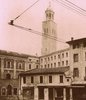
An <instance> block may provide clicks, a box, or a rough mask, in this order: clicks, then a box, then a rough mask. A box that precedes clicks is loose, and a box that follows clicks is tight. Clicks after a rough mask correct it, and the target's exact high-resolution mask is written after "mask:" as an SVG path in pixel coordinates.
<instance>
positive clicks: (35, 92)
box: [34, 86, 39, 100]
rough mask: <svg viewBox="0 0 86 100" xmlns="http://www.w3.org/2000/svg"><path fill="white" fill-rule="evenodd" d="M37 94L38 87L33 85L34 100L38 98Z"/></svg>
mask: <svg viewBox="0 0 86 100" xmlns="http://www.w3.org/2000/svg"><path fill="white" fill-rule="evenodd" d="M38 94H39V93H38V87H37V86H35V87H34V100H38V98H39V97H38Z"/></svg>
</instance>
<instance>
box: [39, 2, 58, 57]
mask: <svg viewBox="0 0 86 100" xmlns="http://www.w3.org/2000/svg"><path fill="white" fill-rule="evenodd" d="M54 14H55V13H54V11H53V10H52V8H51V3H49V7H48V8H47V9H46V11H45V16H46V20H45V21H43V22H42V29H43V35H45V36H44V37H43V38H42V50H41V53H42V55H46V54H49V53H52V52H55V51H56V40H54V39H50V38H49V37H54V38H57V30H56V26H57V25H56V23H55V22H54Z"/></svg>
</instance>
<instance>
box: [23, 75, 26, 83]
mask: <svg viewBox="0 0 86 100" xmlns="http://www.w3.org/2000/svg"><path fill="white" fill-rule="evenodd" d="M23 83H24V84H25V83H26V77H25V76H24V77H23Z"/></svg>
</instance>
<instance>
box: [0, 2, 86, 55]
mask: <svg viewBox="0 0 86 100" xmlns="http://www.w3.org/2000/svg"><path fill="white" fill-rule="evenodd" d="M35 1H36V0H0V49H1V50H7V51H13V52H19V53H25V54H30V55H36V54H38V55H40V54H41V47H42V36H39V35H36V34H33V33H30V32H28V31H25V30H22V29H19V28H17V27H13V26H11V25H8V22H9V21H10V20H13V19H14V18H16V17H17V16H18V15H20V14H21V13H22V12H23V11H24V10H25V9H26V8H28V7H29V6H30V5H32V4H33V3H34V2H35ZM69 1H71V2H73V3H74V4H76V5H78V6H79V7H81V8H83V9H85V10H86V0H69ZM49 2H51V7H52V9H53V11H54V12H55V18H54V21H55V23H57V37H58V38H59V39H60V40H63V41H69V40H70V39H71V37H74V39H78V38H84V37H86V16H83V15H80V14H78V13H77V12H75V11H73V10H70V9H68V8H66V7H64V6H62V5H61V4H60V3H58V2H57V0H39V2H38V3H37V4H35V5H34V6H33V7H32V8H31V9H29V10H28V11H26V12H25V13H24V14H23V15H21V16H20V17H19V18H18V19H17V20H15V21H14V23H15V24H17V25H20V26H24V27H27V28H31V29H33V30H36V31H39V32H42V21H44V20H45V10H46V9H47V8H48V6H49ZM66 47H68V45H67V44H63V43H61V42H57V50H58V49H63V48H66Z"/></svg>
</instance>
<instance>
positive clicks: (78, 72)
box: [20, 38, 86, 100]
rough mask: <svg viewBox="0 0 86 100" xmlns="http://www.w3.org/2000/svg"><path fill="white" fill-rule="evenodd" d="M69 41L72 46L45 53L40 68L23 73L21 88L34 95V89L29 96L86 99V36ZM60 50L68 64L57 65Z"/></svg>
mask: <svg viewBox="0 0 86 100" xmlns="http://www.w3.org/2000/svg"><path fill="white" fill-rule="evenodd" d="M67 43H68V44H69V46H70V47H69V48H68V49H65V50H61V51H58V52H54V53H51V54H49V55H45V56H41V57H40V58H39V59H40V67H39V68H38V69H33V70H31V71H26V72H24V73H21V74H20V84H21V85H20V88H21V92H22V93H25V94H28V95H29V97H30V96H32V95H31V93H32V91H33V96H32V97H33V98H29V99H31V100H32V99H33V100H86V38H82V39H76V40H71V41H68V42H67ZM59 54H60V57H61V58H60V60H61V62H62V61H64V62H65V61H66V60H68V62H69V63H68V65H63V64H62V65H61V66H58V64H57V65H54V63H55V60H56V62H57V63H58V61H59V59H57V57H58V55H59ZM63 55H64V57H65V58H64V60H63ZM68 56H69V57H68ZM48 60H49V61H48ZM46 62H47V63H46ZM49 62H50V66H49V65H48V64H49ZM51 63H52V64H51ZM32 88H33V89H32ZM27 91H28V92H27ZM24 97H25V95H24ZM27 97H28V96H27Z"/></svg>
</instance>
